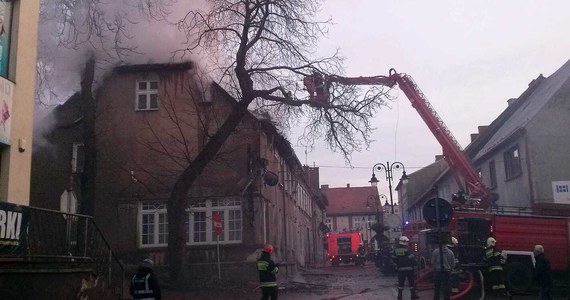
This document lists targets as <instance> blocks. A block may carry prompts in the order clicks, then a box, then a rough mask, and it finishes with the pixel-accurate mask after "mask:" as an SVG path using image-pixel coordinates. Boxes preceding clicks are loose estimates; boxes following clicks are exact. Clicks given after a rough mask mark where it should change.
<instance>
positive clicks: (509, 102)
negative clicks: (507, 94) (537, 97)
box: [507, 98, 517, 106]
mask: <svg viewBox="0 0 570 300" xmlns="http://www.w3.org/2000/svg"><path fill="white" fill-rule="evenodd" d="M515 101H517V98H511V99H509V100H507V105H508V106H511V104H513V103H515Z"/></svg>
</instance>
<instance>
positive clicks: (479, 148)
mask: <svg viewBox="0 0 570 300" xmlns="http://www.w3.org/2000/svg"><path fill="white" fill-rule="evenodd" d="M569 110H570V61H568V62H566V63H565V64H564V65H563V66H562V67H561V68H560V69H559V70H557V71H556V72H555V73H554V74H552V75H551V76H549V77H544V76H542V74H541V75H539V76H538V77H537V78H536V79H534V80H532V81H531V82H530V84H529V87H528V88H527V90H526V91H524V92H523V93H522V94H521V95H520V96H519V97H518V98H515V99H510V100H509V101H508V107H507V108H506V109H505V111H503V112H502V113H501V114H500V115H499V117H497V118H496V119H495V120H494V121H493V122H492V123H491V124H490V125H489V126H481V127H479V133H478V134H474V135H472V142H471V144H469V146H468V147H467V148H466V149H465V153H466V155H467V156H468V157H470V158H471V160H472V162H473V166H474V167H475V168H476V170H477V171H478V172H479V173H480V175H481V177H482V179H483V182H484V183H485V185H487V187H489V188H491V189H492V191H493V192H496V193H497V194H498V195H499V199H498V201H497V202H496V204H495V205H494V206H493V207H492V209H493V210H497V211H500V212H503V213H516V214H529V213H534V214H544V215H562V216H569V215H570V193H569V192H568V186H570V160H569V159H568V151H567V150H568V149H570V131H568V130H567V129H568V128H570V118H568V111H569ZM436 164H438V165H437V167H436V168H434V169H433V170H432V168H433V167H434V164H432V165H430V166H428V167H426V168H425V169H422V170H420V171H418V172H416V173H414V174H411V175H410V177H411V178H412V179H411V180H410V181H409V183H408V185H407V186H406V187H405V188H403V189H401V190H400V191H399V192H400V195H403V194H404V193H407V195H404V198H405V199H404V201H405V202H404V203H406V207H405V216H406V218H409V219H410V220H412V221H413V223H415V224H416V225H417V224H419V223H421V222H422V221H423V216H422V214H421V208H422V207H423V204H424V203H425V201H427V200H428V199H430V198H433V197H435V196H439V197H440V198H443V199H447V200H449V199H451V195H452V194H453V193H455V192H457V191H458V186H457V184H456V183H455V180H454V178H453V176H452V174H451V172H450V171H449V169H445V170H442V168H441V167H442V166H441V165H440V164H439V163H437V162H436ZM432 171H433V172H432ZM420 172H422V173H426V174H428V173H429V175H426V177H425V179H427V180H428V181H417V180H416V179H417V178H418V177H419V178H422V176H418V175H417V174H419V173H420ZM430 179H431V182H429V180H430ZM435 186H437V190H434V189H433V187H435ZM411 189H414V192H412V191H411ZM422 189H423V190H424V192H420V193H419V194H418V193H417V192H418V191H421V190H422ZM405 190H408V191H407V192H406V191H405ZM400 199H402V198H400ZM419 227H421V226H418V228H419Z"/></svg>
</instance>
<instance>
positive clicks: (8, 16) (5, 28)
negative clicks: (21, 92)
mask: <svg viewBox="0 0 570 300" xmlns="http://www.w3.org/2000/svg"><path fill="white" fill-rule="evenodd" d="M12 5H13V4H12V1H6V0H3V1H0V76H2V77H6V78H7V77H8V63H9V61H10V58H9V55H10V35H11V29H10V26H11V24H12Z"/></svg>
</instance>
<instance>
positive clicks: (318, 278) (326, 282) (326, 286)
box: [279, 263, 568, 300]
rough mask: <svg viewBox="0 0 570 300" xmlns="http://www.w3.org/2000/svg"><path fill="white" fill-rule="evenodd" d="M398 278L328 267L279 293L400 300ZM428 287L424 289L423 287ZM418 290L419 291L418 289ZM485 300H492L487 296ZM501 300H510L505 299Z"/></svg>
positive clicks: (372, 270) (327, 299)
mask: <svg viewBox="0 0 570 300" xmlns="http://www.w3.org/2000/svg"><path fill="white" fill-rule="evenodd" d="M396 281H397V280H396V277H395V276H386V275H383V274H381V273H380V272H379V270H378V269H377V268H376V267H375V266H374V265H373V264H372V263H368V264H367V265H365V266H364V267H356V266H353V265H345V266H339V267H331V266H326V267H323V268H319V269H308V270H303V271H301V272H298V274H297V275H296V276H295V277H293V278H291V279H290V281H289V282H288V283H287V284H283V285H282V289H281V290H280V292H279V299H280V300H293V299H295V300H297V299H303V300H305V299H306V300H336V299H342V300H356V299H358V300H367V299H369V300H372V299H386V300H390V299H397V295H398V292H397V284H396ZM424 286H425V285H424ZM418 287H420V286H419V285H418ZM418 294H419V296H420V300H428V299H429V300H431V299H433V290H432V289H424V290H421V287H420V289H419V290H418ZM410 298H411V297H410V291H409V289H408V288H407V287H406V289H405V290H404V294H403V299H410ZM481 298H482V297H481V292H480V291H479V290H477V289H474V290H473V292H471V293H470V294H468V295H466V296H464V297H462V298H461V299H463V300H475V299H481ZM484 299H501V298H493V297H490V296H489V295H487V296H486V297H485V298H484ZM502 299H507V298H506V297H504V298H502ZM512 299H513V300H530V299H537V296H534V295H514V296H513V297H512ZM553 299H557V300H558V299H560V300H566V299H568V298H567V297H566V296H563V297H559V296H555V297H553Z"/></svg>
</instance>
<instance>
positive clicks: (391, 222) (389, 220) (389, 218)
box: [386, 214, 402, 228]
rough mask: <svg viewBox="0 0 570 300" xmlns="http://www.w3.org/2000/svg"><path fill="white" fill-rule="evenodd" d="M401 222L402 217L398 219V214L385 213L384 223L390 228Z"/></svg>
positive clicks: (397, 225) (398, 225)
mask: <svg viewBox="0 0 570 300" xmlns="http://www.w3.org/2000/svg"><path fill="white" fill-rule="evenodd" d="M401 222H402V219H400V216H398V215H396V214H389V215H386V225H388V227H390V228H398V227H400V223H401Z"/></svg>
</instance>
